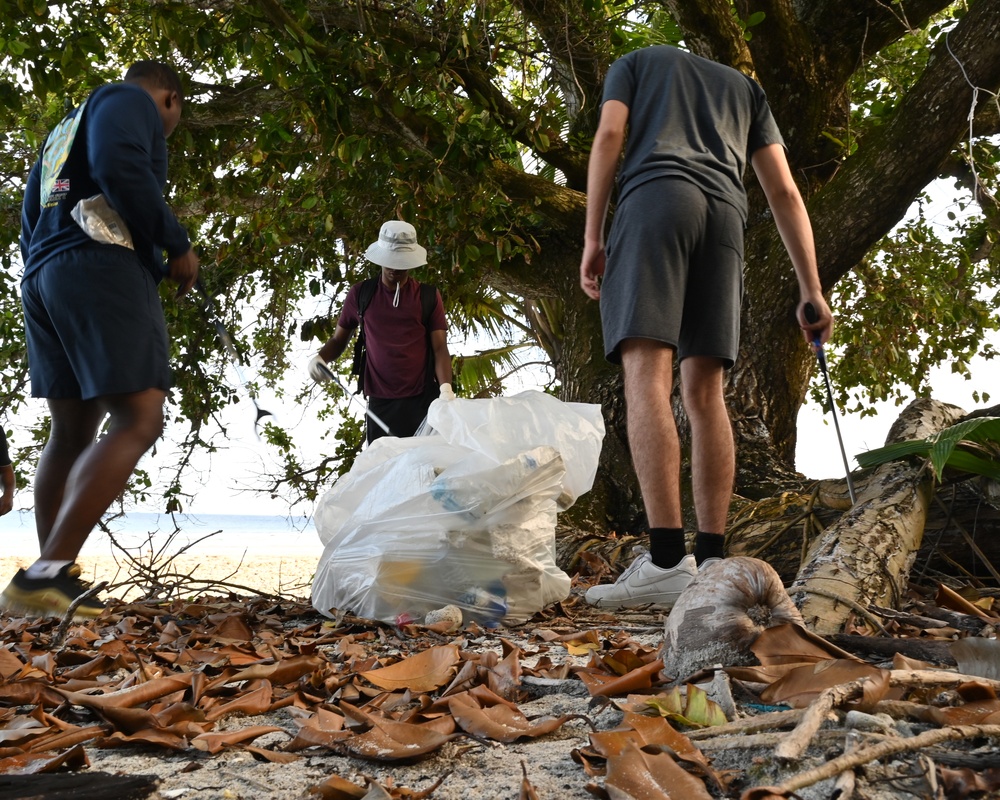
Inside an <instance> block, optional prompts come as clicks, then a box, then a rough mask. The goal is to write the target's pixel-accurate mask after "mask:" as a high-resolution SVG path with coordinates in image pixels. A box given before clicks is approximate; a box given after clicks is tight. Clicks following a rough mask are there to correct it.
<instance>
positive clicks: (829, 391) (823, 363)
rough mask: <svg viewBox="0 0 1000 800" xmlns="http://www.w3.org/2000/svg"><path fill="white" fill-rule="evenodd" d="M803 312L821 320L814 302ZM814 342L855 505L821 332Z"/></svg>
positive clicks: (852, 500)
mask: <svg viewBox="0 0 1000 800" xmlns="http://www.w3.org/2000/svg"><path fill="white" fill-rule="evenodd" d="M803 313H804V314H805V317H806V322H809V323H813V322H819V314H817V313H816V309H815V308H814V307H813V304H812V303H806V305H805V308H804V309H803ZM812 343H813V347H814V348H815V349H816V360H817V361H819V369H820V372H822V373H823V380H824V381H825V382H826V398H827V400H829V402H830V413H831V414H833V427H834V429H835V430H836V431H837V441H838V442H839V443H840V457H841V458H843V459H844V471H845V473H846V475H847V493H848V494H849V495H850V496H851V505H852V506H853V505H854V504H855V503H856V502H857V499H856V498H855V495H854V481H852V480H851V468H850V466H849V465H848V463H847V451H846V450H844V437H843V436H841V435H840V423H839V422H838V421H837V406H836V405H835V404H834V402H833V386H832V385H831V383H830V373H829V371H828V370H827V368H826V354H825V353H824V352H823V342H822V341H821V339H820V335H819V333H817V334H816V337H815V338H814V339H813V342H812Z"/></svg>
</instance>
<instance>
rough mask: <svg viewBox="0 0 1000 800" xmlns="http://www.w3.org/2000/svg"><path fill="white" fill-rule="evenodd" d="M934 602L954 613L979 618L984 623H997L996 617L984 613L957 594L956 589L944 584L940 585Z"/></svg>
mask: <svg viewBox="0 0 1000 800" xmlns="http://www.w3.org/2000/svg"><path fill="white" fill-rule="evenodd" d="M934 602H935V603H937V604H938V605H939V606H940V607H941V608H948V609H951V610H952V611H958V612H960V613H962V614H969V615H970V616H973V617H978V618H979V619H981V620H983V621H984V622H995V621H996V617H994V616H991V615H990V614H987V613H986V612H984V611H983V610H982V609H981V608H980V607H979V606H977V605H976V604H975V603H972V602H970V601H969V600H966V599H965V598H964V597H962V595H960V594H959V593H958V592H956V591H955V590H954V589H950V588H948V587H947V586H945V585H944V584H943V583H942V584H939V585H938V589H937V594H936V595H935V597H934Z"/></svg>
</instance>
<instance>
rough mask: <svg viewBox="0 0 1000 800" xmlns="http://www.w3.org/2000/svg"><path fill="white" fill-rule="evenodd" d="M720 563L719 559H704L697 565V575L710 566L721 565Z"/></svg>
mask: <svg viewBox="0 0 1000 800" xmlns="http://www.w3.org/2000/svg"><path fill="white" fill-rule="evenodd" d="M721 563H722V559H721V558H706V559H705V560H704V561H702V562H701V563H700V564H699V565H698V574H699V575H700V574H701V573H703V572H704V571H705V570H706V569H708V568H709V567H710V566H712V564H721Z"/></svg>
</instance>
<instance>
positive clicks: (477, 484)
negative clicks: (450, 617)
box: [312, 391, 604, 625]
mask: <svg viewBox="0 0 1000 800" xmlns="http://www.w3.org/2000/svg"><path fill="white" fill-rule="evenodd" d="M427 421H428V424H429V426H430V427H431V428H432V429H433V431H434V432H433V433H431V434H429V435H425V436H415V437H412V438H409V439H396V438H392V437H383V438H381V439H377V440H375V441H374V442H373V443H372V445H371V446H370V447H369V448H368V449H366V450H365V451H363V452H362V453H361V454H360V455H359V456H358V458H357V460H356V461H355V462H354V466H353V467H352V468H351V471H350V472H349V473H347V474H346V475H344V476H343V477H341V478H340V479H339V480H338V481H337V483H336V484H335V485H334V487H333V488H332V489H331V490H330V491H329V492H327V493H326V494H325V495H324V496H323V497H322V498H321V499H320V501H319V504H318V505H317V507H316V513H315V522H316V529H317V531H318V532H319V537H320V539H321V540H322V542H323V544H324V545H325V547H324V550H323V555H322V557H321V558H320V562H319V566H318V567H317V569H316V576H315V578H314V579H313V587H312V602H313V606H314V607H315V608H316V609H317V610H318V611H319V612H321V613H323V614H325V615H327V616H334V615H335V614H336V613H337V612H338V611H339V612H349V613H352V614H356V615H358V616H361V617H367V618H369V619H378V620H382V621H385V622H400V621H407V620H414V621H421V620H422V619H423V618H424V617H425V615H426V614H427V613H428V612H430V611H433V610H435V609H440V608H443V607H444V606H448V605H455V606H458V607H459V608H460V609H462V612H463V614H464V615H465V619H466V620H470V619H474V620H476V621H478V622H480V623H482V624H486V625H493V624H496V623H497V622H499V621H501V620H503V621H506V622H508V623H517V622H523V621H524V620H526V619H528V618H529V617H531V616H532V615H533V614H535V613H536V612H537V611H540V610H541V609H542V608H544V607H545V606H547V605H549V604H551V603H555V602H558V601H560V600H563V599H565V598H566V597H567V596H568V595H569V586H570V580H569V576H568V575H566V573H564V572H563V571H562V570H560V569H559V568H558V567H557V566H556V562H555V527H556V512H557V510H565V509H566V508H569V506H571V505H572V504H573V503H574V502H575V501H576V499H577V498H578V497H579V496H580V495H581V494H583V493H584V492H586V491H589V489H590V488H591V486H592V485H593V482H594V476H595V474H596V472H597V462H598V458H599V457H600V452H601V443H602V441H603V439H604V420H603V418H602V417H601V409H600V406H597V405H590V404H582V403H563V402H561V401H560V400H557V399H556V398H554V397H552V396H550V395H547V394H545V393H543V392H534V391H532V392H522V393H521V394H519V395H516V396H514V397H501V398H493V399H485V400H463V399H456V400H451V401H448V402H443V401H441V400H435V401H434V402H433V403H432V404H431V407H430V411H429V412H428V419H427Z"/></svg>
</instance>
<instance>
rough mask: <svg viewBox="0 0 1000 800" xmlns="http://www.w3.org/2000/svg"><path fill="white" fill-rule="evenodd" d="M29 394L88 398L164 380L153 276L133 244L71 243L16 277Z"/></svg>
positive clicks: (164, 346)
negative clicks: (21, 277)
mask: <svg viewBox="0 0 1000 800" xmlns="http://www.w3.org/2000/svg"><path fill="white" fill-rule="evenodd" d="M21 304H22V306H23V308H24V332H25V336H26V338H27V342H28V366H29V369H30V372H31V394H32V395H33V396H34V397H46V398H52V399H80V400H90V399H93V398H95V397H104V396H107V395H114V394H131V393H133V392H141V391H145V390H146V389H162V390H164V391H166V390H168V389H169V388H170V364H169V358H168V354H169V347H168V341H167V326H166V322H165V320H164V318H163V305H162V304H161V302H160V296H159V294H157V290H156V282H155V281H154V280H153V278H152V276H151V275H150V274H149V272H148V271H147V270H146V269H145V267H143V266H142V264H141V263H140V262H139V260H138V258H136V256H135V254H134V253H133V252H132V251H131V250H127V249H125V248H122V247H115V246H111V245H106V246H99V245H98V246H94V247H92V248H91V247H88V248H81V249H76V250H70V251H67V252H65V253H61V254H59V255H57V256H54V257H53V258H51V259H49V260H48V261H47V262H45V263H44V264H43V265H42V266H41V267H40V268H39V269H37V270H36V271H35V272H33V273H32V274H31V275H29V276H28V277H27V278H25V279H24V280H23V281H22V283H21Z"/></svg>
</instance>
